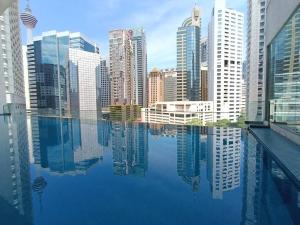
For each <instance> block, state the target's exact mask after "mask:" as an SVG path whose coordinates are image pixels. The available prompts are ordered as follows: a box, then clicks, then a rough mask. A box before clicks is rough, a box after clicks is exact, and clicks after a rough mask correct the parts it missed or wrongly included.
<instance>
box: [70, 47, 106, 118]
mask: <svg viewBox="0 0 300 225" xmlns="http://www.w3.org/2000/svg"><path fill="white" fill-rule="evenodd" d="M69 73H70V85H69V86H70V93H69V95H70V109H71V114H72V115H73V116H75V115H79V117H80V118H88V119H94V120H97V112H98V111H100V108H101V106H100V105H98V103H100V87H99V86H98V85H99V81H98V82H97V80H98V79H100V55H99V54H98V53H93V52H87V51H83V50H80V49H72V48H70V49H69Z"/></svg>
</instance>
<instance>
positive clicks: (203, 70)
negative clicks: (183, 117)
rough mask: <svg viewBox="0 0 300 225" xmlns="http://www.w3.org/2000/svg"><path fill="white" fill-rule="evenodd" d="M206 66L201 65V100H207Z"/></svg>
mask: <svg viewBox="0 0 300 225" xmlns="http://www.w3.org/2000/svg"><path fill="white" fill-rule="evenodd" d="M207 73H208V71H207V66H201V101H208V76H207Z"/></svg>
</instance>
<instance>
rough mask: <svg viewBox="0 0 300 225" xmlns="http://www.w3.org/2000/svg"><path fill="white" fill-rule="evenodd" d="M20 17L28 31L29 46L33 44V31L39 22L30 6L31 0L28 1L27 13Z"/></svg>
mask: <svg viewBox="0 0 300 225" xmlns="http://www.w3.org/2000/svg"><path fill="white" fill-rule="evenodd" d="M20 17H21V20H22V22H23V24H24V26H25V27H26V29H27V43H28V44H29V43H31V42H32V30H33V29H34V28H35V26H36V24H37V22H38V21H37V19H36V18H35V16H33V15H32V11H31V9H30V6H29V0H27V6H26V8H25V11H24V12H23V13H21V15H20Z"/></svg>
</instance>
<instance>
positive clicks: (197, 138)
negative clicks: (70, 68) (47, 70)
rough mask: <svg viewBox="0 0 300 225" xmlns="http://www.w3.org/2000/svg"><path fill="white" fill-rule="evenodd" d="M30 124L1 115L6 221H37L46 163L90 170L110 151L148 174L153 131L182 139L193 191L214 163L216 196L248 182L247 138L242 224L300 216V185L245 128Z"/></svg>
mask: <svg viewBox="0 0 300 225" xmlns="http://www.w3.org/2000/svg"><path fill="white" fill-rule="evenodd" d="M29 124H30V125H31V131H32V132H31V134H30V135H29V138H28V134H27V124H26V117H25V116H24V115H23V116H21V115H12V116H10V117H0V127H1V130H0V145H1V151H0V171H1V173H0V208H1V210H0V224H16V225H18V224H23V225H32V224H33V206H32V192H34V194H36V195H38V196H39V199H40V201H41V199H42V195H43V194H46V192H47V180H46V179H45V178H44V177H41V176H40V174H39V173H38V171H39V168H43V169H45V170H46V171H47V170H48V171H49V172H50V173H52V174H54V175H59V174H70V175H77V174H82V173H84V174H85V173H86V171H87V170H88V169H89V168H91V167H92V166H93V165H96V164H97V163H99V162H101V160H102V159H103V151H106V150H107V151H109V153H110V154H112V158H113V162H112V164H113V173H114V175H117V176H127V175H131V176H138V177H145V176H146V175H147V170H148V151H149V147H148V133H150V134H151V135H152V137H154V138H155V137H157V138H159V137H169V138H170V137H171V138H175V137H176V138H177V139H176V146H177V152H176V156H177V174H178V176H179V178H180V179H181V180H183V181H184V182H185V184H184V185H188V186H187V187H190V189H191V190H192V191H194V192H196V191H200V190H201V188H200V184H201V177H200V172H201V171H202V172H203V171H205V168H206V172H207V179H208V181H209V184H210V187H211V193H212V198H213V199H222V198H223V195H224V193H225V192H228V191H232V190H236V189H237V188H238V187H240V183H241V181H240V179H241V178H240V177H241V168H240V166H241V152H242V151H241V139H242V140H244V163H243V177H242V180H243V181H242V182H243V190H242V195H243V198H242V199H243V201H242V210H241V224H243V225H252V224H253V225H254V224H258V225H266V224H286V225H289V224H297V222H298V221H300V192H299V188H297V187H296V186H295V185H294V184H293V183H292V182H291V181H290V179H288V177H287V176H286V175H285V173H284V172H283V171H282V170H281V169H280V168H279V167H278V165H277V164H276V163H275V162H274V161H273V160H272V159H271V157H270V156H269V155H268V154H267V152H266V151H265V150H264V148H263V147H262V146H261V145H260V144H259V143H257V141H256V140H255V139H254V138H253V137H252V136H251V135H248V134H246V135H244V136H243V137H241V134H242V132H241V129H238V128H203V127H195V126H181V125H180V126H179V125H178V126H174V125H151V126H150V127H149V129H148V125H147V124H141V123H129V122H111V121H107V120H100V121H98V123H95V122H88V121H80V120H76V119H72V120H71V119H64V120H59V119H55V118H51V119H49V118H47V119H43V118H38V117H32V118H31V122H30V123H29ZM148 130H149V132H148ZM30 138H32V142H31V143H32V144H30V146H32V148H33V155H34V157H33V163H34V164H36V165H37V168H38V170H37V174H36V177H33V179H32V180H33V182H32V183H31V177H30V170H29V167H30V160H29V151H28V139H30ZM172 142H173V141H172ZM173 143H175V142H173ZM174 150H175V148H174ZM174 154H175V152H174ZM174 172H175V171H174ZM149 179H150V178H149ZM202 179H203V178H202ZM178 185H180V184H178ZM204 193H205V192H204ZM41 205H42V204H41V202H40V206H41Z"/></svg>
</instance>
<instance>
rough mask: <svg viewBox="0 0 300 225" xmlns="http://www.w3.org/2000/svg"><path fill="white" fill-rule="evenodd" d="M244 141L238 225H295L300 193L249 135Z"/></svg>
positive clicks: (298, 217)
mask: <svg viewBox="0 0 300 225" xmlns="http://www.w3.org/2000/svg"><path fill="white" fill-rule="evenodd" d="M244 141H245V153H244V154H245V163H244V164H245V165H244V167H245V169H244V190H243V209H242V222H241V224H242V225H254V224H257V225H265V224H278V225H281V224H285V225H292V224H299V221H300V189H299V188H297V187H296V186H295V184H294V183H293V182H292V181H291V180H290V179H288V177H287V176H286V175H285V173H284V172H283V171H282V169H281V168H280V167H279V166H278V165H277V163H276V162H275V161H274V160H273V159H272V158H271V157H270V155H268V152H267V151H266V150H265V149H264V148H263V146H262V145H261V144H259V143H258V142H257V141H256V140H255V138H254V137H253V136H251V135H247V136H246V137H245V139H244Z"/></svg>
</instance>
